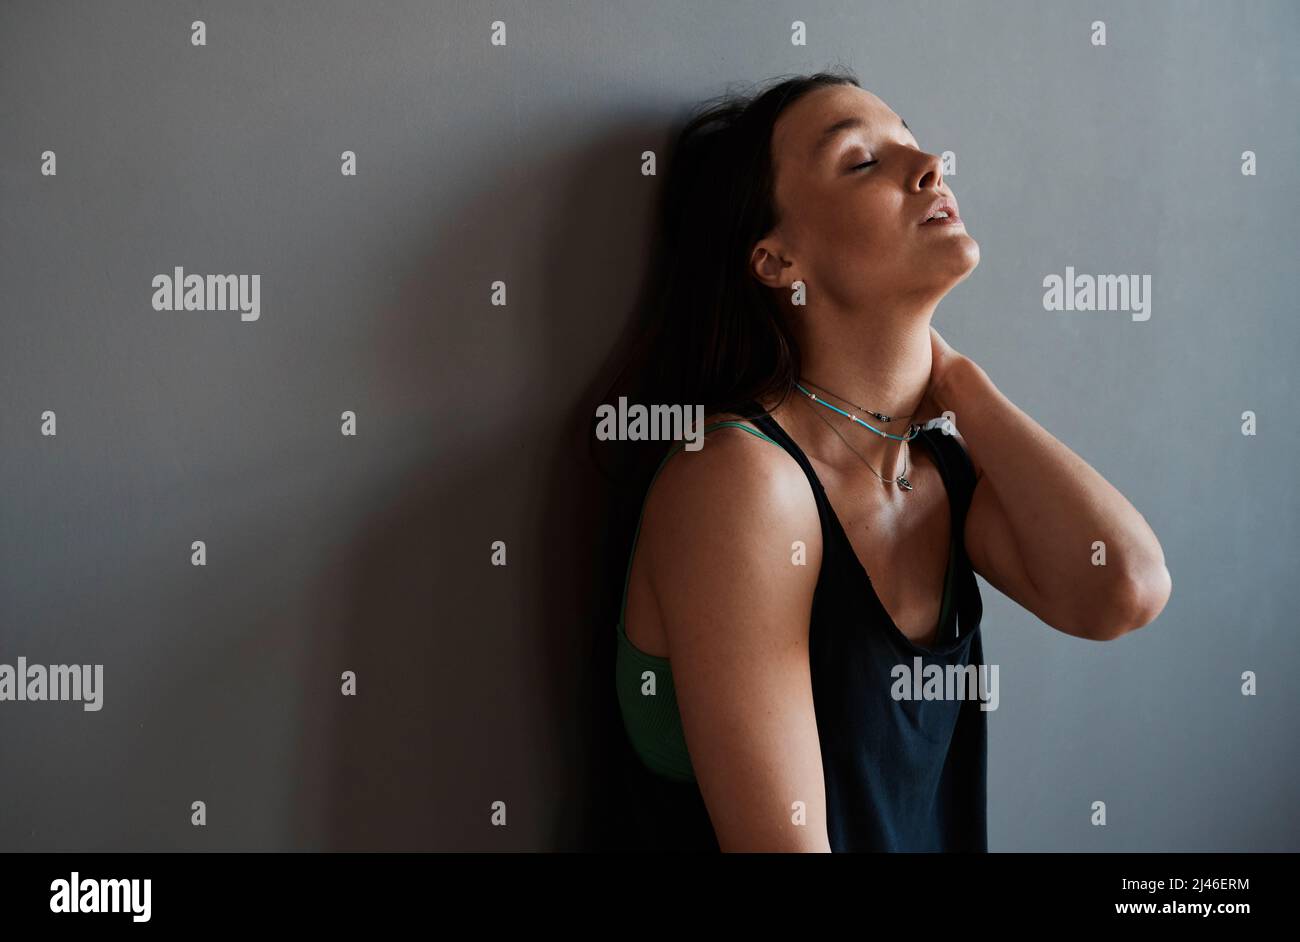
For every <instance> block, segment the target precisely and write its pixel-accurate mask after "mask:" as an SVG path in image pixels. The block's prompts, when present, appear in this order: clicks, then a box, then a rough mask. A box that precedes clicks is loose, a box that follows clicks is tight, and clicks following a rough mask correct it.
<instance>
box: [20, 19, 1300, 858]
mask: <svg viewBox="0 0 1300 942" xmlns="http://www.w3.org/2000/svg"><path fill="white" fill-rule="evenodd" d="M1297 11H1298V8H1297V6H1296V5H1295V4H1294V3H1291V2H1283V0H1279V2H1252V3H1245V4H1240V5H1231V6H1230V5H1228V4H1210V3H1194V2H1172V0H1171V2H1159V3H1143V4H1126V3H1107V2H1094V3H1090V4H1087V5H1084V6H1080V5H1078V4H1071V3H1064V2H1060V3H1042V2H1017V3H999V4H996V5H995V4H982V3H979V4H977V3H960V2H951V3H938V2H909V3H906V4H901V3H875V4H864V3H861V2H832V3H814V2H800V3H794V4H791V3H784V2H756V3H743V4H739V3H737V4H724V3H721V2H719V3H707V4H704V3H699V2H655V3H635V2H563V3H561V2H551V3H545V2H503V3H492V4H473V3H452V2H447V3H436V4H426V3H415V2H405V3H396V2H387V3H378V4H377V3H367V4H359V3H358V4H348V3H342V2H330V3H285V2H275V3H254V2H241V3H222V4H208V3H189V2H155V3H143V2H136V3H129V4H97V3H76V4H66V3H35V2H32V3H6V4H5V5H3V6H2V7H0V93H2V94H0V102H2V104H0V109H2V110H0V207H2V211H0V250H2V251H0V278H2V283H3V289H4V290H3V335H2V337H3V339H2V341H0V393H2V397H0V512H2V517H0V663H8V664H15V663H16V660H17V658H18V657H19V656H22V657H25V658H27V660H28V661H29V662H31V663H41V664H57V663H67V664H103V665H104V687H103V708H102V709H101V710H99V711H98V712H87V711H84V710H82V709H81V708H80V706H79V705H78V704H75V703H69V702H0V848H3V849H28V850H130V849H141V850H153V849H194V850H199V849H220V850H233V849H253V850H260V849H266V850H270V849H304V850H305V849H350V850H379V849H402V850H416V849H435V850H496V849H502V850H534V849H537V850H544V849H570V848H578V847H581V846H584V842H585V841H586V840H587V839H588V836H589V835H587V833H586V831H585V826H586V815H585V809H586V807H587V805H588V804H589V797H590V796H588V795H587V794H585V793H584V790H583V789H584V784H583V783H584V776H583V772H582V770H583V768H584V763H585V762H586V761H587V751H588V750H587V749H586V748H585V745H584V743H585V739H584V734H583V733H582V729H583V722H584V716H583V713H584V709H585V708H584V706H583V701H582V699H581V697H580V696H578V695H576V694H575V691H577V690H580V689H581V681H582V673H583V669H584V660H583V658H584V653H585V652H586V651H587V650H588V648H589V637H590V634H591V632H592V631H596V630H612V626H607V625H603V624H600V625H594V624H592V623H591V622H592V618H591V617H590V609H591V605H590V597H591V585H590V583H591V576H590V573H591V572H592V571H593V570H592V567H591V566H590V563H589V559H588V558H587V556H586V555H584V552H583V550H584V549H587V548H589V547H588V545H587V543H586V540H587V534H588V532H589V531H590V529H591V527H592V526H593V524H594V523H595V515H596V511H594V510H593V509H592V508H591V507H590V506H589V504H588V503H587V502H586V495H587V494H588V492H589V490H590V485H591V476H590V471H589V469H588V468H587V467H586V465H585V464H584V462H585V458H586V454H585V451H584V447H583V443H584V440H583V437H582V431H583V423H584V421H585V420H586V419H587V418H588V417H589V416H590V409H591V402H592V400H591V396H592V395H593V393H594V392H595V391H596V389H597V385H598V380H600V379H601V378H602V371H605V370H607V369H608V367H609V365H610V362H611V360H610V357H611V354H612V353H613V351H614V350H615V349H616V344H617V343H618V341H619V338H620V337H621V336H622V335H623V332H624V330H625V327H626V324H627V321H628V317H629V310H628V306H629V304H630V302H631V301H632V299H633V298H634V296H635V293H636V290H637V288H638V284H639V278H640V277H641V275H642V266H643V261H644V257H645V249H646V238H647V234H648V233H647V223H648V220H649V212H650V205H651V204H650V199H651V195H652V193H653V190H654V187H655V186H656V185H657V181H656V180H654V179H647V178H644V177H642V176H641V174H640V154H641V152H642V151H643V150H646V149H655V150H659V151H661V152H662V148H663V145H664V144H665V142H666V139H667V138H666V135H667V134H668V130H669V127H670V125H671V123H672V121H674V120H675V119H678V118H679V117H681V116H682V115H683V114H684V113H685V111H686V110H687V109H688V108H690V107H691V106H692V105H693V104H695V103H696V102H698V101H700V100H702V99H703V98H706V97H708V96H711V95H714V94H717V93H718V92H721V91H724V90H725V89H726V88H727V87H728V86H729V85H736V84H739V83H749V82H755V81H762V80H764V79H767V78H769V77H771V76H775V75H778V74H781V73H786V72H805V71H815V70H817V69H819V68H822V67H824V66H827V65H831V64H834V63H835V62H837V61H838V62H843V63H846V64H848V65H850V66H852V67H854V68H855V69H856V70H857V71H858V74H859V75H860V77H861V78H862V81H863V83H864V85H865V86H866V87H867V88H870V89H871V90H872V91H874V92H876V93H877V94H879V95H880V96H881V97H883V98H884V99H885V101H886V102H888V103H889V104H890V105H891V106H892V107H893V108H894V109H895V110H897V111H898V112H899V113H901V114H903V115H904V116H906V118H907V120H908V123H909V124H910V125H911V126H912V128H913V129H914V130H915V132H916V134H917V136H918V138H919V139H920V141H921V143H922V145H923V146H925V147H926V148H927V149H930V150H933V151H944V150H951V151H953V152H954V153H955V154H956V155H957V160H958V163H957V172H956V174H955V175H953V176H951V177H950V183H951V185H952V187H953V189H954V190H955V192H956V193H957V195H958V198H959V199H960V200H961V206H962V214H963V217H964V218H965V219H966V220H967V224H968V228H969V229H970V231H971V233H972V234H973V235H974V236H975V237H976V238H977V239H978V241H979V243H980V245H981V249H982V258H983V260H982V263H981V265H980V267H979V268H978V269H977V270H976V272H975V273H974V274H973V275H972V276H971V277H970V278H969V279H968V280H967V281H966V282H965V283H963V284H962V285H960V286H959V287H958V288H957V289H956V290H955V291H954V292H953V294H952V295H951V296H950V297H949V298H948V299H947V300H946V301H945V302H944V303H943V305H941V307H940V309H939V311H938V313H937V315H936V320H935V324H936V326H937V327H938V328H939V329H940V330H941V331H942V332H943V334H944V336H945V337H946V338H947V339H948V340H949V342H951V343H952V344H953V345H954V346H955V347H956V348H957V349H958V350H960V351H962V352H964V353H966V354H968V355H970V356H971V357H972V358H974V359H975V360H976V361H977V362H979V363H980V364H981V365H982V366H983V367H984V368H985V370H987V371H988V373H989V374H990V376H991V377H992V378H993V379H994V381H995V382H996V383H997V384H998V385H999V387H1000V388H1001V389H1002V390H1003V392H1005V393H1006V394H1007V395H1008V396H1009V397H1010V398H1011V399H1012V400H1013V401H1014V402H1016V403H1017V404H1018V405H1019V406H1020V407H1021V408H1023V409H1025V410H1026V411H1027V412H1028V413H1029V414H1030V415H1032V416H1033V417H1034V418H1035V419H1036V420H1037V421H1039V422H1040V423H1042V424H1043V425H1044V426H1045V427H1046V428H1047V429H1048V430H1049V431H1051V432H1052V433H1053V434H1054V435H1056V436H1057V437H1058V438H1060V439H1061V440H1062V441H1063V442H1065V443H1066V444H1067V445H1068V446H1069V447H1071V448H1072V449H1074V450H1075V451H1076V452H1077V453H1078V454H1080V455H1081V456H1083V457H1084V458H1085V459H1086V460H1087V461H1088V462H1090V463H1091V464H1092V465H1093V466H1094V467H1096V468H1097V469H1098V470H1099V471H1101V472H1102V473H1103V474H1104V475H1105V476H1106V477H1107V478H1108V479H1109V480H1110V481H1112V482H1113V483H1114V484H1115V485H1116V486H1117V487H1118V488H1119V489H1120V490H1121V491H1122V492H1123V493H1124V494H1125V495H1126V496H1127V497H1128V498H1129V499H1130V500H1131V501H1132V502H1133V503H1134V505H1135V506H1137V507H1138V509H1139V510H1141V511H1142V513H1143V514H1144V515H1145V516H1146V518H1147V520H1148V521H1149V522H1150V523H1151V525H1152V527H1153V528H1154V529H1155V531H1156V533H1157V534H1158V535H1159V536H1160V538H1161V541H1162V544H1163V546H1164V548H1165V552H1166V554H1167V559H1168V565H1169V569H1170V572H1171V573H1172V576H1173V581H1174V592H1173V597H1172V599H1171V600H1170V602H1169V605H1168V606H1167V608H1166V609H1165V611H1164V613H1163V614H1162V615H1161V616H1160V618H1159V619H1158V620H1157V621H1156V622H1155V623H1153V624H1152V625H1151V626H1149V627H1147V628H1145V629H1143V630H1142V631H1140V632H1138V633H1136V634H1135V635H1131V636H1129V637H1126V638H1124V639H1121V640H1120V641H1117V642H1114V643H1110V644H1096V643H1091V642H1085V641H1080V640H1076V639H1073V638H1070V637H1067V636H1065V635H1063V634H1060V633H1058V632H1056V631H1053V630H1051V629H1050V628H1048V627H1046V626H1044V625H1043V624H1042V623H1040V622H1039V621H1037V620H1036V619H1035V618H1034V617H1033V616H1032V615H1030V614H1029V613H1027V612H1026V611H1024V610H1021V609H1019V608H1018V607H1017V606H1015V605H1014V604H1013V603H1011V602H1009V601H1008V600H1007V599H1005V598H1003V597H1002V596H1000V595H998V593H997V592H996V591H995V590H993V589H992V588H991V587H990V586H988V585H987V583H981V588H982V590H983V592H984V597H985V605H986V615H985V622H984V631H985V652H986V657H987V658H988V660H989V661H990V662H992V663H997V664H999V665H1000V683H1001V691H1000V696H1001V704H1000V708H999V709H998V710H997V711H996V712H995V713H992V714H990V736H991V741H990V755H989V760H990V781H989V791H990V799H989V813H990V835H989V837H990V846H991V848H992V849H994V850H1066V849H1081V850H1225V851H1226V850H1297V849H1300V814H1298V813H1297V810H1296V805H1295V786H1294V782H1295V779H1296V775H1297V772H1298V771H1300V769H1298V767H1297V766H1298V763H1297V745H1296V742H1297V736H1296V721H1295V717H1296V716H1297V715H1298V713H1300V697H1298V695H1297V684H1296V679H1295V672H1296V668H1295V665H1296V664H1297V663H1300V632H1298V631H1297V627H1296V623H1295V616H1294V606H1293V601H1292V600H1293V599H1294V588H1295V583H1296V580H1295V573H1296V571H1297V563H1298V562H1300V559H1298V553H1297V547H1298V546H1300V539H1298V537H1300V534H1298V533H1297V524H1298V522H1300V513H1297V510H1298V509H1300V508H1298V507H1297V494H1296V488H1295V464H1296V459H1297V436H1296V425H1295V421H1294V411H1293V410H1294V401H1295V393H1296V391H1295V384H1294V378H1293V377H1294V358H1295V354H1296V352H1297V346H1298V345H1297V339H1300V338H1298V336H1297V335H1298V333H1300V331H1298V330H1297V326H1296V325H1297V317H1296V315H1297V311H1296V303H1295V300H1294V298H1295V293H1294V279H1295V265H1294V263H1295V258H1296V248H1297V227H1298V225H1300V215H1298V214H1297V210H1298V209H1300V205H1298V201H1297V187H1296V182H1295V179H1296V178H1295V170H1296V165H1297V145H1298V143H1300V142H1298V141H1297V122H1296V115H1295V104H1294V103H1295V101H1296V100H1298V99H1300V77H1298V75H1297V68H1296V57H1295V53H1294V48H1295V45H1296V42H1297V40H1298V39H1300V13H1298V12H1297ZM195 19H202V20H203V21H204V22H205V23H206V26H207V45H206V46H205V47H197V48H196V47H194V46H192V45H191V43H190V23H191V22H192V21H193V20H195ZM495 19H503V20H505V22H506V24H507V40H508V45H507V46H506V47H504V48H500V47H494V46H492V45H490V44H489V41H488V40H489V29H490V23H491V22H492V21H493V20H495ZM793 19H802V20H804V21H805V22H806V23H807V28H808V44H807V45H806V46H802V47H796V46H793V45H791V43H790V22H791V21H792V20H793ZM1093 20H1104V21H1105V23H1106V27H1107V45H1106V46H1104V47H1097V46H1094V45H1092V44H1091V42H1090V35H1091V31H1090V23H1091V22H1092V21H1093ZM46 150H52V151H54V152H55V153H56V155H57V157H56V159H57V175H56V176H44V175H42V174H41V172H40V166H41V154H42V152H43V151H46ZM344 150H353V151H355V152H356V154H357V169H358V172H357V175H356V176H355V177H351V176H343V175H342V174H341V173H340V158H339V155H340V153H341V152H342V151H344ZM1245 150H1251V151H1254V152H1255V153H1256V154H1257V160H1258V174H1257V175H1255V176H1243V175H1242V173H1241V172H1240V165H1241V154H1242V152H1243V151H1245ZM1067 265H1069V266H1073V267H1074V268H1075V269H1076V271H1078V272H1087V273H1139V274H1142V273H1145V274H1150V275H1151V276H1152V281H1153V306H1152V312H1151V317H1150V320H1149V321H1146V322H1134V321H1132V320H1131V319H1130V317H1129V316H1128V315H1127V314H1124V313H1115V312H1056V311H1045V310H1044V308H1043V303H1042V294H1043V288H1042V279H1043V278H1044V276H1045V275H1047V274H1050V273H1063V272H1064V271H1065V267H1066V266H1067ZM175 266H183V267H184V268H185V269H186V270H187V272H194V273H206V274H215V273H248V274H253V273H257V274H260V275H261V284H262V292H261V308H262V313H261V317H260V319H259V320H257V321H255V322H244V321H241V319H240V317H239V315H238V313H233V312H213V311H162V312H160V311H155V310H154V309H153V307H152V306H151V298H152V295H153V289H152V288H151V279H152V278H153V276H154V275H156V274H159V273H170V272H171V271H172V269H173V268H174V267H175ZM497 279H501V280H503V281H505V282H506V283H507V285H508V304H507V305H506V306H504V307H502V306H493V305H492V304H491V303H490V287H489V286H490V284H491V283H492V282H493V281H495V280H497ZM46 410H53V411H54V412H55V413H56V414H57V435H55V436H47V435H42V434H41V425H42V422H41V416H42V413H44V412H45V411H46ZM344 410H353V411H354V412H355V413H356V414H357V417H358V434H357V435H356V436H355V437H345V436H343V435H341V434H340V418H339V417H340V413H341V412H343V411H344ZM1246 410H1252V411H1254V412H1255V413H1256V414H1257V416H1258V434H1257V435H1255V436H1253V437H1248V436H1243V434H1242V433H1241V415H1242V413H1243V412H1244V411H1246ZM195 540H203V541H205V543H206V546H207V553H208V556H207V565H206V566H203V567H196V566H193V565H191V550H190V546H191V543H192V541H195ZM494 540H504V541H506V543H507V546H508V557H507V559H508V565H507V566H505V567H493V566H492V565H490V558H489V546H490V544H491V543H492V541H494ZM345 670H352V671H356V672H357V676H358V696H356V697H343V696H341V694H340V690H339V687H340V680H339V678H340V674H341V673H342V672H343V671H345ZM1243 671H1255V672H1256V673H1257V675H1258V684H1259V688H1258V695H1256V696H1253V697H1246V696H1243V695H1242V693H1241V690H1240V687H1241V675H1242V672H1243ZM498 799H499V800H504V801H506V802H507V803H508V809H509V812H508V814H509V817H508V822H509V823H508V826H507V827H505V828H499V827H497V828H494V827H491V826H490V824H489V821H488V806H489V804H490V802H492V801H495V800H498ZM196 800H201V801H204V802H206V805H207V813H208V819H207V825H206V827H195V826H192V825H191V823H190V814H191V811H190V808H191V803H192V802H194V801H196ZM1096 800H1101V801H1105V802H1106V803H1107V809H1108V824H1107V826H1106V827H1094V826H1092V825H1091V824H1090V823H1089V814H1090V804H1091V803H1092V802H1093V801H1096Z"/></svg>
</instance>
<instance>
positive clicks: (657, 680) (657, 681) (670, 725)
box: [614, 422, 953, 782]
mask: <svg viewBox="0 0 1300 942" xmlns="http://www.w3.org/2000/svg"><path fill="white" fill-rule="evenodd" d="M728 425H730V426H735V427H736V428H740V429H744V430H745V431H746V432H749V433H750V434H751V435H755V436H757V437H758V438H761V439H763V440H764V441H767V442H771V443H772V444H773V445H776V446H777V447H778V448H780V447H782V446H781V444H780V443H779V442H777V441H775V440H774V439H772V438H770V437H768V436H767V435H764V434H763V433H762V432H760V431H757V430H756V429H754V428H752V427H751V426H748V425H745V424H744V423H743V422H715V423H713V424H712V425H708V426H706V427H705V429H704V432H703V434H705V435H707V434H708V433H709V432H711V431H713V430H714V429H716V428H722V427H724V426H728ZM684 444H685V442H679V443H678V444H676V445H674V446H673V447H672V448H671V449H669V451H668V454H666V455H664V458H663V460H662V461H661V462H659V467H658V468H656V469H655V473H654V475H653V476H652V477H651V478H650V484H649V486H648V487H647V488H646V494H647V497H648V496H649V489H650V487H653V486H654V482H655V480H656V479H657V478H658V477H659V472H660V471H662V470H663V468H664V465H666V464H667V463H668V459H669V458H671V457H672V456H673V455H675V454H676V453H677V452H678V451H679V450H680V449H681V448H682V447H683V445H684ZM644 518H645V502H644V501H643V502H642V504H641V514H640V516H639V517H638V519H637V524H636V532H635V533H634V534H633V536H632V549H631V551H630V552H629V553H628V560H627V575H626V576H625V577H624V579H623V601H622V604H621V605H620V607H619V614H618V652H617V654H616V656H615V664H614V683H615V686H616V687H617V691H618V703H619V710H620V712H621V713H622V715H623V726H624V728H625V729H626V730H627V735H628V739H629V740H630V741H631V743H632V748H633V750H634V751H635V752H636V754H637V756H638V757H640V759H641V761H642V762H643V763H644V764H645V766H646V767H647V768H649V769H650V770H651V771H652V772H655V773H656V774H658V775H660V776H662V777H664V778H666V779H669V780H670V781H674V782H691V781H694V780H695V772H694V770H693V769H692V767H691V757H690V754H689V753H688V752H687V749H686V737H685V734H684V732H683V730H682V721H681V715H680V714H679V713H678V711H677V694H676V689H675V688H674V687H673V674H672V669H671V667H670V666H669V661H668V658H666V657H659V656H657V655H654V654H647V653H646V652H645V651H642V650H641V649H640V648H638V647H637V646H636V645H634V644H633V643H632V642H631V641H630V640H629V639H628V636H627V626H626V623H625V621H624V619H625V617H626V615H627V590H628V585H629V583H630V581H631V578H632V561H633V559H634V558H635V556H636V544H637V538H638V537H640V535H641V521H642V520H643V519H644ZM952 574H953V564H952V559H951V554H950V558H949V563H948V573H947V576H946V577H945V579H944V593H943V607H942V611H941V612H940V615H939V622H940V624H943V622H944V621H945V620H946V619H947V615H948V607H949V604H950V601H951V598H952ZM652 691H653V692H652Z"/></svg>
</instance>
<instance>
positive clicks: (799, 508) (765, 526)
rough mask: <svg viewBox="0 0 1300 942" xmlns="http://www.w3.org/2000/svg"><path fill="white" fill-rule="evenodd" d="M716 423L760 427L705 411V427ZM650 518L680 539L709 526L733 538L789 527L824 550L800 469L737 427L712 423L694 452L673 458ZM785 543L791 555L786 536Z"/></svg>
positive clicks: (654, 493)
mask: <svg viewBox="0 0 1300 942" xmlns="http://www.w3.org/2000/svg"><path fill="white" fill-rule="evenodd" d="M717 422H740V423H742V424H744V425H746V426H747V427H748V428H749V429H753V430H754V431H755V432H761V430H760V429H758V428H757V426H756V425H754V423H753V422H752V421H750V420H749V419H747V418H745V417H744V416H741V415H736V414H733V413H723V412H719V413H714V414H712V415H709V416H707V417H706V418H705V420H704V427H706V428H707V427H708V426H710V425H713V424H714V423H717ZM646 517H647V523H648V524H649V525H651V526H652V527H653V529H654V531H656V532H657V533H658V534H659V535H660V536H666V537H669V538H670V540H671V541H672V542H673V543H675V544H678V541H680V540H682V539H687V538H690V537H691V535H692V534H696V535H703V534H702V530H703V528H705V527H707V528H708V529H710V530H712V531H713V532H714V534H715V535H716V534H718V533H721V534H725V536H726V538H727V539H728V540H730V541H732V542H733V543H735V542H736V541H748V540H754V539H761V540H766V541H769V542H772V541H773V539H774V535H775V534H784V533H786V532H787V531H789V532H790V533H791V534H793V533H807V534H809V538H808V539H805V543H806V544H809V545H811V543H812V542H816V544H817V550H818V552H820V542H821V541H820V535H821V522H820V518H819V517H818V513H817V503H816V500H815V498H814V497H813V492H812V487H811V485H810V484H809V482H808V478H807V476H806V475H805V474H804V472H803V469H802V468H800V467H799V465H798V463H797V462H796V461H795V460H794V458H792V457H791V456H790V454H789V452H787V451H786V450H785V449H784V448H782V447H781V446H780V445H778V444H776V443H774V442H772V441H767V440H764V439H763V438H759V437H758V436H757V435H755V434H753V433H751V432H750V431H746V430H745V429H740V428H736V427H735V426H724V427H722V428H716V429H713V430H712V431H710V432H709V433H708V434H707V435H705V436H704V438H703V442H702V445H701V447H700V448H699V449H698V450H697V451H686V450H685V449H683V450H682V452H681V453H680V454H678V455H674V456H673V457H672V459H670V460H669V461H668V463H667V464H666V465H665V466H664V468H663V470H662V471H661V472H660V474H659V478H658V479H657V480H656V482H655V485H654V487H653V488H652V489H651V492H650V495H649V497H648V499H647V502H646ZM652 521H653V522H652ZM651 539H652V540H653V539H654V538H653V537H652V538H651ZM783 546H784V550H785V552H784V554H783V556H784V557H788V556H789V554H790V543H789V541H787V542H785V543H784V544H783ZM681 548H682V547H681V546H680V544H678V545H677V549H678V550H680V549H681Z"/></svg>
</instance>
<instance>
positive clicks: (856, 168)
mask: <svg viewBox="0 0 1300 942" xmlns="http://www.w3.org/2000/svg"><path fill="white" fill-rule="evenodd" d="M878 163H880V161H879V160H864V161H863V162H862V163H860V164H858V165H857V166H856V167H850V168H849V169H850V170H861V169H862V168H864V167H870V166H872V165H873V164H878Z"/></svg>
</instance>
